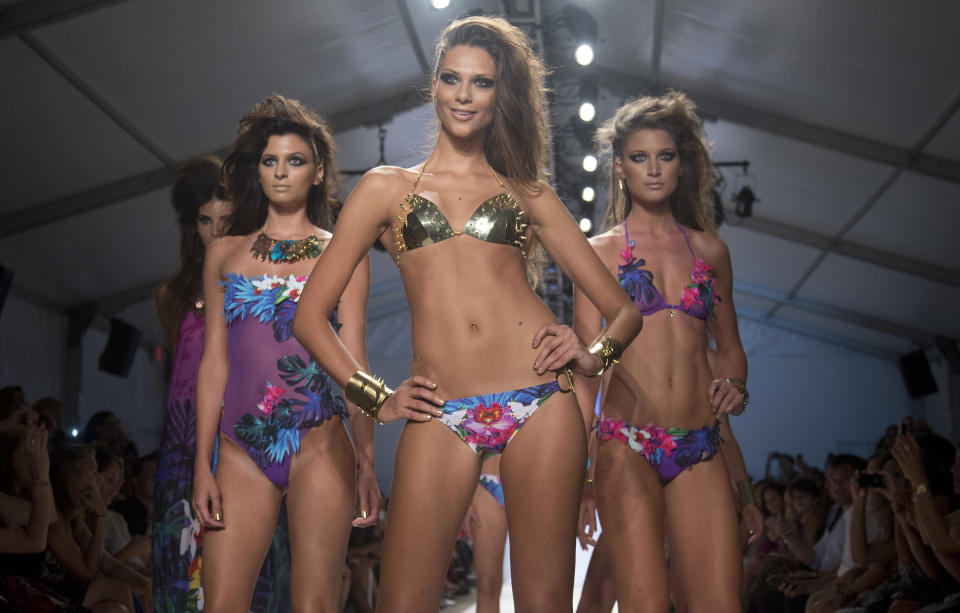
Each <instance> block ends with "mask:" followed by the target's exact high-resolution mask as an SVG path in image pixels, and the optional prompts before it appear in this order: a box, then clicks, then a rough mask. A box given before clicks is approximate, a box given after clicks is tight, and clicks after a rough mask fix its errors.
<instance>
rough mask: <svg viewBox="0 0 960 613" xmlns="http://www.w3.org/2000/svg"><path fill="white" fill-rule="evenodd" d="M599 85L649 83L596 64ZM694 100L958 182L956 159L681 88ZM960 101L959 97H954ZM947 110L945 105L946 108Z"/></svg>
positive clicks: (752, 122) (730, 116) (628, 89)
mask: <svg viewBox="0 0 960 613" xmlns="http://www.w3.org/2000/svg"><path fill="white" fill-rule="evenodd" d="M597 71H598V72H599V74H600V83H601V85H603V86H605V87H607V88H609V89H614V90H618V91H623V92H625V93H627V94H628V95H630V96H636V95H637V94H638V93H640V92H642V91H646V90H649V89H650V88H651V87H652V84H651V83H650V82H649V81H647V80H646V79H642V78H639V77H636V76H634V75H631V74H627V73H624V72H620V71H618V70H612V69H610V68H603V67H598V68H597ZM684 91H685V92H686V93H687V95H689V96H690V98H692V99H693V100H694V101H695V102H696V103H697V108H698V113H699V114H700V116H701V117H702V118H708V119H722V120H724V121H728V122H731V123H735V124H739V125H742V126H747V127H750V128H756V129H757V130H761V131H764V132H769V133H770V134H776V135H778V136H784V137H786V138H790V139H793V140H798V141H802V142H806V143H810V144H813V145H817V146H819V147H823V148H825V149H830V150H833V151H839V152H840V153H846V154H848V155H852V156H855V157H859V158H862V159H866V160H871V161H873V162H880V163H881V164H886V165H888V166H893V167H895V168H901V169H903V170H909V171H911V172H916V173H918V174H922V175H927V176H930V177H936V178H938V179H944V180H946V181H951V182H954V183H960V162H958V161H956V160H951V159H949V158H944V157H938V156H934V155H926V154H923V153H919V152H916V151H914V150H913V149H912V148H910V149H906V148H903V147H898V146H896V145H890V144H888V143H884V142H881V141H877V140H872V139H869V138H864V137H862V136H857V135H855V134H850V133H847V132H841V131H839V130H835V129H833V128H827V127H824V126H820V125H816V124H812V123H807V122H804V121H800V120H797V119H792V118H790V117H785V116H783V115H777V114H776V113H771V112H768V111H763V110H760V109H756V108H751V107H749V106H747V105H744V104H740V103H736V102H730V101H728V100H723V99H721V98H716V97H715V96H711V95H710V94H708V93H706V92H699V91H696V90H691V89H684ZM954 102H955V103H956V104H960V97H958V99H957V100H955V101H954ZM948 110H949V109H948Z"/></svg>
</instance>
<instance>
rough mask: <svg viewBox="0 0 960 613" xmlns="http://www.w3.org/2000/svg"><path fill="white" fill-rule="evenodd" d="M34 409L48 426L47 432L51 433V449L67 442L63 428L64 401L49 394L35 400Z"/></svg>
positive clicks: (41, 421)
mask: <svg viewBox="0 0 960 613" xmlns="http://www.w3.org/2000/svg"><path fill="white" fill-rule="evenodd" d="M33 410H34V411H36V412H37V417H38V418H39V420H40V423H42V424H43V425H44V426H46V427H47V432H49V433H50V442H49V447H50V449H53V448H54V447H56V446H58V445H63V444H65V443H67V435H66V433H65V432H64V431H63V429H62V428H61V426H62V425H63V403H62V402H60V401H59V400H57V399H56V398H51V397H49V396H47V397H45V398H41V399H40V400H37V401H36V402H34V403H33Z"/></svg>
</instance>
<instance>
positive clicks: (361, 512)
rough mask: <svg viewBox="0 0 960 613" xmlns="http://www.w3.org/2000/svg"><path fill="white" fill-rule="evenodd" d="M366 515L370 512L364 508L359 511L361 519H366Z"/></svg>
mask: <svg viewBox="0 0 960 613" xmlns="http://www.w3.org/2000/svg"><path fill="white" fill-rule="evenodd" d="M368 515H370V513H368V512H367V510H366V509H364V510H362V511H360V517H361V518H362V519H366V518H367V516H368Z"/></svg>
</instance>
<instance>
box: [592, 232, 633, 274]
mask: <svg viewBox="0 0 960 613" xmlns="http://www.w3.org/2000/svg"><path fill="white" fill-rule="evenodd" d="M623 240H624V239H623V231H622V230H621V229H620V226H615V227H613V228H610V229H609V230H607V231H606V232H604V233H602V234H597V235H596V236H592V237H590V239H589V243H590V246H591V247H593V250H594V251H596V252H597V255H598V256H600V259H601V260H602V261H603V263H604V264H606V265H608V266H609V264H610V262H616V261H617V258H618V257H619V256H620V250H621V249H623Z"/></svg>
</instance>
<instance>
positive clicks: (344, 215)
mask: <svg viewBox="0 0 960 613" xmlns="http://www.w3.org/2000/svg"><path fill="white" fill-rule="evenodd" d="M393 172H397V171H396V170H395V169H392V170H391V169H383V168H375V169H373V170H371V171H369V172H368V173H367V174H365V175H364V176H363V178H361V179H360V181H359V182H358V183H357V186H356V187H355V188H354V190H353V192H352V193H351V194H350V197H349V198H347V201H346V203H345V204H344V206H343V210H342V211H341V212H340V217H339V219H337V227H336V229H335V231H334V233H333V238H331V239H330V243H329V244H328V245H327V247H326V249H324V250H323V253H322V254H320V257H319V258H317V263H316V265H315V266H314V268H313V272H312V273H310V279H309V280H308V281H307V284H306V286H305V287H304V288H303V292H302V293H301V295H300V303H299V305H298V308H297V312H296V315H295V316H294V318H293V334H294V335H295V336H296V337H297V340H298V341H300V344H301V345H303V346H304V347H305V348H306V349H307V351H309V352H310V355H312V356H313V357H314V358H315V359H316V360H317V362H319V363H320V365H321V366H322V367H323V369H324V370H325V371H326V372H327V374H329V375H330V376H331V377H333V380H334V381H336V382H337V385H339V386H340V387H346V384H347V380H348V379H350V377H351V376H353V374H354V373H355V372H357V371H358V370H363V369H364V368H363V365H362V364H361V363H360V361H358V360H357V358H355V357H354V356H353V355H352V354H351V353H350V351H349V350H348V349H347V347H346V346H345V345H344V344H343V342H342V341H341V340H340V337H339V336H337V334H336V333H335V332H334V330H333V327H332V326H331V325H330V321H329V320H330V314H331V313H333V310H334V309H335V308H336V307H337V304H338V303H339V301H340V297H341V296H342V294H343V292H344V290H345V289H346V287H347V284H348V283H349V282H350V279H351V278H352V277H353V273H354V270H355V269H356V268H357V265H358V264H359V263H360V262H361V261H362V260H363V258H364V257H365V256H366V255H367V253H368V252H369V251H370V247H372V246H373V243H374V242H376V240H377V239H378V238H379V237H380V236H381V235H382V234H383V233H384V232H387V231H388V230H390V227H391V224H390V221H391V219H392V218H393V216H395V215H396V214H397V212H398V210H399V206H400V203H399V200H398V198H397V195H396V193H395V192H396V189H395V183H394V179H393V178H392V176H391V174H390V173H393ZM435 388H436V384H435V383H433V382H432V381H429V380H428V379H426V378H425V377H411V378H410V379H408V380H407V381H404V383H403V384H402V385H401V386H400V387H398V388H397V390H396V391H395V392H394V394H393V395H391V396H390V398H389V399H388V400H387V401H386V402H385V403H384V404H383V407H382V408H381V412H380V420H381V421H385V422H386V421H394V420H396V419H400V418H407V419H413V420H416V421H427V420H429V419H430V416H431V415H439V414H441V411H439V409H437V408H436V406H434V405H441V404H443V401H442V400H440V398H439V397H438V396H437V395H436V394H435V393H433V392H432V391H430V390H432V389H435ZM431 403H433V404H431Z"/></svg>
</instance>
